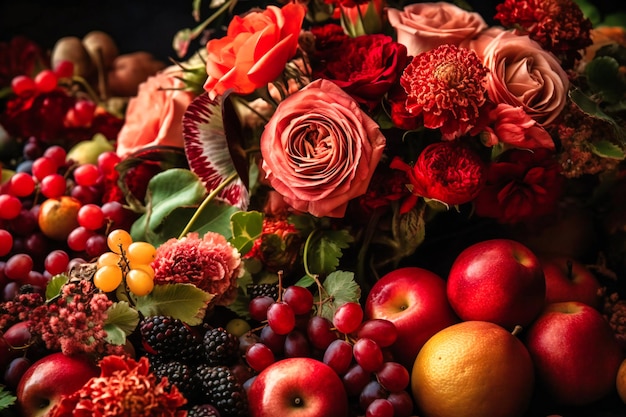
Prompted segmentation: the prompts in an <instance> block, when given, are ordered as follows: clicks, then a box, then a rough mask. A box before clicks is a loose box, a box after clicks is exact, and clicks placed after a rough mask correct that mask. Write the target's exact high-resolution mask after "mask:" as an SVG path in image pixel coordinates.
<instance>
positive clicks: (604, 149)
mask: <svg viewBox="0 0 626 417" xmlns="http://www.w3.org/2000/svg"><path fill="white" fill-rule="evenodd" d="M591 151H592V152H593V153H594V154H596V155H598V156H601V157H603V158H610V159H617V160H620V161H621V160H623V159H624V157H625V155H624V149H622V148H620V147H619V146H617V145H616V144H614V143H613V142H610V141H608V140H600V141H597V142H594V143H592V144H591Z"/></svg>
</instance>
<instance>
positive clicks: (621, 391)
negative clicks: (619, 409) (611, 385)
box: [615, 359, 626, 403]
mask: <svg viewBox="0 0 626 417" xmlns="http://www.w3.org/2000/svg"><path fill="white" fill-rule="evenodd" d="M615 387H616V388H617V394H618V395H619V397H620V398H621V399H622V401H623V402H624V403H626V359H624V361H623V362H622V364H621V365H620V366H619V369H618V370H617V380H616V381H615Z"/></svg>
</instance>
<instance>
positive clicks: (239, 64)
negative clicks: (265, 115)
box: [204, 3, 306, 99]
mask: <svg viewBox="0 0 626 417" xmlns="http://www.w3.org/2000/svg"><path fill="white" fill-rule="evenodd" d="M305 14H306V8H305V7H304V6H303V5H301V4H294V3H290V4H287V5H285V6H284V7H283V8H278V7H276V6H268V7H267V9H266V10H264V11H262V12H250V13H248V14H246V15H244V16H235V17H234V18H233V20H232V21H231V22H230V24H229V25H228V30H227V32H226V36H225V37H223V38H221V39H213V40H210V41H209V42H208V43H207V45H206V47H207V51H208V57H207V62H206V71H207V74H208V78H207V80H206V82H205V84H204V89H205V90H206V91H208V93H209V97H210V98H211V99H214V98H215V97H216V96H218V95H221V94H224V92H225V91H226V90H229V89H231V88H232V89H233V90H234V92H236V93H241V94H249V93H252V92H253V91H254V90H256V89H257V88H259V87H262V86H265V85H267V84H268V83H270V82H272V81H274V80H275V79H276V78H278V76H279V75H280V73H281V72H282V71H283V69H284V67H285V64H286V63H287V61H288V60H290V59H291V58H292V57H293V56H294V55H295V53H296V51H297V49H298V35H299V34H300V28H301V26H302V21H303V20H304V15H305Z"/></svg>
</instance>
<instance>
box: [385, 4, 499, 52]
mask: <svg viewBox="0 0 626 417" xmlns="http://www.w3.org/2000/svg"><path fill="white" fill-rule="evenodd" d="M387 17H388V19H389V23H390V24H391V26H393V28H394V29H395V30H396V33H397V35H398V38H397V41H398V43H401V44H403V45H405V46H406V48H407V51H408V54H409V56H416V55H418V54H419V53H422V52H426V51H429V50H431V49H434V48H436V47H438V46H441V45H444V44H452V45H455V46H459V45H460V44H461V43H462V42H464V41H467V40H468V39H471V38H473V37H474V36H476V35H477V34H478V33H479V32H481V31H482V30H484V29H486V28H487V23H486V22H485V21H484V19H483V18H482V17H481V16H480V14H478V13H474V12H468V11H466V10H463V9H461V8H460V7H458V6H455V5H453V4H450V3H445V2H436V3H417V4H410V5H408V6H406V7H405V8H404V9H403V10H398V9H392V8H390V9H387Z"/></svg>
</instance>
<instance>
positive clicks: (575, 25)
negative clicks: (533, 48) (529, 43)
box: [495, 0, 592, 68]
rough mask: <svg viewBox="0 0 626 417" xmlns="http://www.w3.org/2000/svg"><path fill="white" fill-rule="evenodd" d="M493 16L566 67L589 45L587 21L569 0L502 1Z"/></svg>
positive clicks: (589, 27)
mask: <svg viewBox="0 0 626 417" xmlns="http://www.w3.org/2000/svg"><path fill="white" fill-rule="evenodd" d="M496 11H497V13H496V15H495V19H497V20H499V21H500V22H501V23H502V24H503V25H504V26H507V27H515V28H518V29H521V30H522V31H523V32H524V33H526V34H528V36H530V38H531V39H534V40H535V41H537V42H539V44H541V46H542V47H543V48H544V49H546V50H547V51H550V52H552V53H553V54H555V55H556V56H557V57H558V58H559V59H560V60H561V61H562V63H563V66H564V67H567V68H570V67H571V66H572V65H573V63H574V61H575V60H578V59H580V58H581V54H580V51H582V50H583V49H585V48H586V47H587V46H589V45H591V44H592V41H591V35H590V33H591V29H592V24H591V21H590V20H589V19H588V18H586V17H585V16H584V14H583V12H582V10H581V9H580V7H579V6H578V4H576V3H575V2H574V1H573V0H505V1H504V2H503V3H501V4H499V5H497V6H496Z"/></svg>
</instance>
